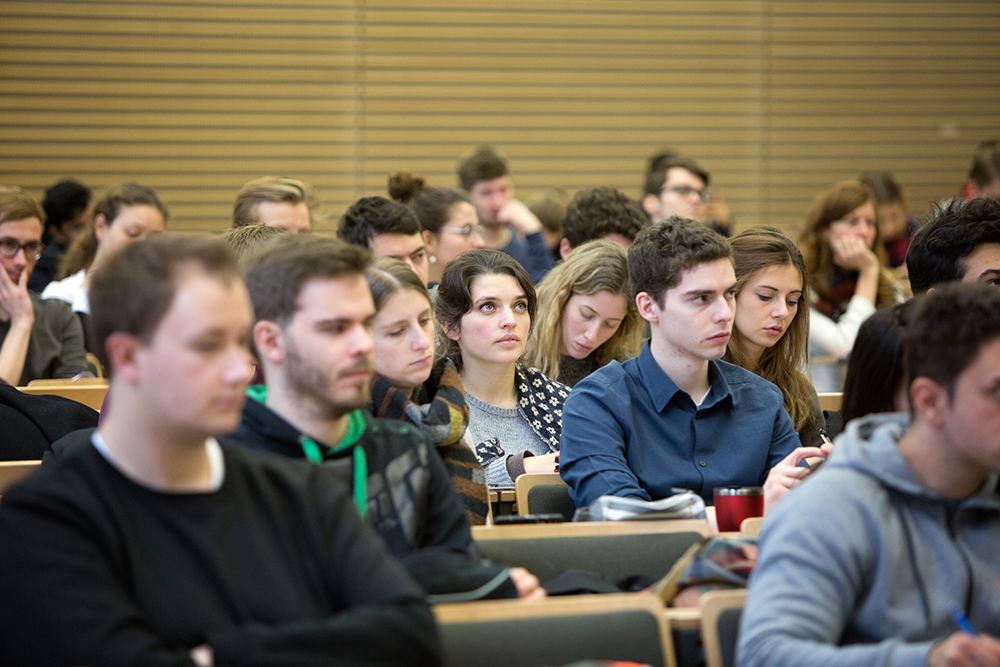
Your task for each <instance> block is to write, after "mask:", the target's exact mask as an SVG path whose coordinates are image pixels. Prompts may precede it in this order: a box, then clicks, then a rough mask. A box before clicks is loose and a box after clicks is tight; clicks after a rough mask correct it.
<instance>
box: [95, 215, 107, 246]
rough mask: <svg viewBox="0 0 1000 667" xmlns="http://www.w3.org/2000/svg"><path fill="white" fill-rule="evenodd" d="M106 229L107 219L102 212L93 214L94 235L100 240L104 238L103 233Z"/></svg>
mask: <svg viewBox="0 0 1000 667" xmlns="http://www.w3.org/2000/svg"><path fill="white" fill-rule="evenodd" d="M107 231H108V219H107V218H105V217H104V214H103V213H98V214H97V215H96V216H94V236H96V237H97V240H98V241H100V240H102V239H103V238H104V233H105V232H107Z"/></svg>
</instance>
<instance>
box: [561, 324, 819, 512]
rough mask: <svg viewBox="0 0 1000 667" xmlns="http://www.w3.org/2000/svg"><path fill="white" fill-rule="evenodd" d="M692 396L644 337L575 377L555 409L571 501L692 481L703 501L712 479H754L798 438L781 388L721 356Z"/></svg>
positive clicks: (650, 494) (653, 495) (655, 495)
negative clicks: (619, 357) (638, 345)
mask: <svg viewBox="0 0 1000 667" xmlns="http://www.w3.org/2000/svg"><path fill="white" fill-rule="evenodd" d="M708 378H709V381H710V382H711V388H710V389H709V391H708V394H707V395H706V396H705V398H704V399H703V400H702V403H701V405H700V406H698V407H695V404H694V401H692V400H691V397H690V396H689V395H688V394H687V393H686V392H684V391H681V390H680V389H678V387H677V385H676V384H674V382H673V381H672V380H671V379H670V378H669V377H668V376H667V374H666V373H664V372H663V370H662V369H661V368H660V366H659V365H658V364H657V363H656V360H655V359H654V358H653V353H652V352H651V351H650V349H649V343H648V342H647V343H646V345H645V347H643V349H642V352H641V353H640V354H639V356H638V357H636V358H635V359H630V360H628V361H626V362H625V363H618V362H616V361H613V362H611V363H610V364H608V365H607V366H605V367H604V368H602V369H600V370H598V371H596V372H595V373H593V374H591V375H590V376H588V377H586V378H584V379H583V380H581V381H580V383H579V384H577V385H576V387H574V388H573V391H572V392H571V393H570V395H569V398H568V399H567V400H566V405H565V407H564V408H563V428H562V440H561V445H560V454H559V466H560V471H561V473H562V477H563V479H564V480H565V481H566V483H567V484H569V486H570V492H571V495H572V496H573V501H574V502H575V503H576V505H577V507H584V506H586V505H588V504H590V503H591V502H592V501H593V500H595V499H597V498H599V497H601V496H604V495H613V496H625V497H630V498H641V499H642V500H659V499H660V498H664V497H666V496H669V495H672V493H673V492H672V489H674V488H684V489H691V490H692V491H694V492H695V493H697V494H699V495H701V497H702V498H704V499H705V501H706V502H708V503H709V504H711V502H712V491H713V489H714V488H715V487H717V486H760V485H762V484H763V483H764V479H765V478H766V477H767V473H768V471H769V470H770V469H771V467H772V466H774V465H775V464H776V463H778V462H779V461H781V460H782V459H783V458H784V457H785V456H787V455H788V454H789V453H790V452H791V451H792V450H793V449H795V448H796V447H798V446H799V436H798V434H796V432H795V429H794V427H793V426H792V420H791V418H790V417H789V416H788V412H787V411H786V410H785V407H784V402H783V398H782V395H781V391H780V390H779V389H778V388H777V387H776V386H774V385H773V384H771V383H770V382H768V381H767V380H764V379H763V378H761V377H759V376H757V375H754V374H753V373H751V372H749V371H747V370H744V369H743V368H740V367H739V366H734V365H732V364H728V363H726V362H723V361H710V362H709V368H708Z"/></svg>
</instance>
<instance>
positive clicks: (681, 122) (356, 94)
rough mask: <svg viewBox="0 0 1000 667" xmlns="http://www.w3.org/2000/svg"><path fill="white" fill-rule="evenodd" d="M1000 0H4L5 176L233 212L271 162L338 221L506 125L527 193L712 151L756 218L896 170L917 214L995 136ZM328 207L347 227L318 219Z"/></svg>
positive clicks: (442, 180)
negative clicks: (395, 179) (237, 197)
mask: <svg viewBox="0 0 1000 667" xmlns="http://www.w3.org/2000/svg"><path fill="white" fill-rule="evenodd" d="M998 30H1000V4H998V3H996V2H994V1H993V0H979V1H976V2H948V3H943V2H940V3H928V2H916V1H912V2H911V1H909V0H899V1H893V2H880V3H870V2H808V1H791V0H789V1H785V2H782V1H769V2H764V1H752V0H748V1H746V2H740V1H734V2H728V1H723V0H714V1H709V0H701V1H699V2H686V1H669V0H505V1H504V2H495V3H492V4H489V5H487V4H486V3H473V2H468V1H466V0H354V1H348V0H342V1H340V2H336V1H320V0H239V1H236V0H231V1H223V0H214V1H213V0H206V1H204V2H200V1H193V0H135V1H129V0H105V1H104V2H90V1H85V0H79V1H71V0H60V1H55V0H52V1H49V0H33V1H31V2H4V3H2V4H0V84H2V86H3V91H4V92H3V95H2V96H0V182H2V183H13V184H20V185H24V186H25V187H28V188H29V189H31V190H32V192H34V193H35V194H37V195H39V196H40V195H41V193H42V191H43V189H44V187H45V186H47V185H49V184H51V183H53V182H55V181H56V180H58V179H59V178H62V177H64V176H67V175H73V176H77V177H79V178H80V179H81V180H83V181H84V182H86V183H88V184H90V185H93V186H96V187H101V186H106V185H109V184H112V183H114V182H117V181H120V180H123V179H126V178H133V179H137V180H140V181H142V182H145V183H147V184H149V185H151V186H153V187H155V188H157V190H158V191H160V192H161V194H162V195H163V197H164V199H165V200H166V201H167V202H168V204H169V205H170V206H171V209H172V211H173V225H172V226H173V228H175V229H192V230H217V229H221V228H223V227H225V226H226V225H227V224H228V219H229V216H230V211H231V202H232V198H233V195H234V194H235V192H236V190H237V189H238V188H239V186H240V185H241V184H242V183H243V182H245V181H246V180H249V179H250V178H253V177H255V176H258V175H262V174H267V173H272V174H286V175H290V176H296V177H299V178H303V179H305V180H308V181H310V182H312V183H313V184H314V185H315V186H316V188H317V189H318V191H319V193H320V195H321V197H322V198H323V200H324V201H325V206H324V209H323V213H325V215H327V216H329V217H332V218H334V219H335V218H336V217H337V216H339V214H340V213H341V212H342V211H343V209H344V207H345V206H346V205H348V204H349V203H350V202H351V201H353V200H354V199H356V198H357V197H359V196H362V195H367V194H382V193H384V188H385V178H386V176H387V174H388V173H389V172H391V171H394V170H398V169H410V170H412V171H415V172H418V173H421V174H423V175H424V176H426V177H427V178H428V180H429V181H430V182H431V183H433V184H436V185H447V186H454V185H455V176H454V169H455V164H456V162H457V159H458V157H459V156H460V155H461V154H463V153H465V152H468V151H470V150H472V149H473V148H474V147H475V146H476V145H477V144H479V143H483V142H491V143H494V144H496V145H497V146H498V147H499V148H501V149H502V150H503V151H504V152H505V153H506V154H507V155H508V156H509V158H510V160H511V166H512V169H513V173H514V177H515V181H516V183H517V186H518V192H519V194H520V195H522V196H527V195H529V194H531V193H532V192H534V191H537V190H539V189H541V188H544V187H550V186H559V187H563V188H566V189H567V190H570V191H573V190H575V189H577V188H580V187H587V186H595V185H613V186H616V187H619V188H621V189H623V190H625V191H626V192H628V193H629V194H631V195H633V196H638V194H639V186H640V184H641V181H642V171H643V166H644V163H645V160H646V158H647V157H648V155H649V154H650V153H652V152H653V151H655V150H656V149H658V148H661V147H664V146H669V147H672V148H674V149H675V150H678V151H680V152H683V153H685V154H688V155H691V156H694V157H696V158H698V159H699V160H700V161H701V162H702V163H703V165H704V166H705V167H706V168H707V169H709V170H710V171H711V172H712V174H713V182H714V185H716V186H717V187H718V188H719V190H720V191H721V192H722V193H723V194H724V196H725V197H726V199H727V201H728V202H729V203H730V206H731V207H732V209H733V210H734V212H735V214H736V216H737V220H738V222H739V223H740V226H746V225H750V224H758V223H763V222H767V223H770V224H777V225H779V226H782V227H784V228H786V229H789V230H794V229H795V228H796V227H797V225H798V222H799V220H800V219H801V217H802V215H803V213H804V212H805V210H806V208H807V207H808V205H809V201H810V199H811V198H812V196H813V195H814V194H815V193H816V192H817V191H818V190H819V189H821V188H823V187H825V186H826V185H828V184H829V183H832V182H833V181H835V180H838V179H842V178H849V177H852V176H855V175H856V174H857V173H858V172H859V171H861V170H862V169H869V168H870V169H889V170H892V171H894V172H895V173H896V174H897V176H898V178H899V180H900V181H901V182H902V183H903V185H904V186H905V187H906V188H907V190H908V192H909V194H910V198H911V201H912V208H913V209H915V210H916V211H918V212H919V211H922V210H926V209H927V207H928V202H929V201H930V200H933V199H938V198H940V197H944V196H948V195H951V194H954V193H955V192H956V191H957V189H958V187H959V185H960V184H961V182H962V180H963V179H964V177H965V173H966V171H967V169H968V163H969V158H970V156H971V153H972V150H973V148H974V146H975V144H976V143H977V142H978V141H980V140H982V139H984V138H987V137H989V136H995V135H998V134H1000V112H998V104H997V103H998V101H1000V100H998V96H1000V72H998V68H997V67H996V63H997V62H1000V39H997V37H996V35H997V34H998ZM327 224H328V225H329V224H330V223H327Z"/></svg>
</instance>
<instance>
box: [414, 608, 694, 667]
mask: <svg viewBox="0 0 1000 667" xmlns="http://www.w3.org/2000/svg"><path fill="white" fill-rule="evenodd" d="M434 615H435V617H436V618H437V622H438V630H439V632H440V634H441V640H442V644H443V646H444V663H443V664H444V667H467V666H468V665H476V667H512V666H513V665H517V666H518V667H521V666H524V667H542V666H543V665H564V664H568V663H572V662H578V661H581V660H622V661H629V662H637V663H641V664H647V665H654V666H656V667H674V665H675V663H676V661H675V657H674V648H673V641H672V638H671V635H670V632H669V628H668V627H667V621H666V618H665V614H664V609H663V605H662V604H661V603H660V602H659V600H657V599H656V598H655V597H654V596H652V595H644V594H640V593H623V594H612V595H581V596H573V597H562V598H549V599H546V600H541V601H539V602H528V603H526V602H521V601H519V600H488V601H483V602H463V603H458V604H445V605H436V606H435V607H434Z"/></svg>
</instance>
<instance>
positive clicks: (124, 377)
mask: <svg viewBox="0 0 1000 667" xmlns="http://www.w3.org/2000/svg"><path fill="white" fill-rule="evenodd" d="M140 347H142V344H141V343H140V342H139V339H137V338H136V337H135V336H133V335H132V334H130V333H125V332H124V331H116V332H114V333H113V334H111V335H110V336H108V337H107V338H106V339H105V340H104V351H105V353H107V355H108V364H110V366H111V371H112V373H113V376H114V377H115V378H116V379H119V380H121V381H122V382H125V383H126V384H131V385H136V384H138V383H139V367H138V364H137V363H136V353H137V352H138V351H139V348H140Z"/></svg>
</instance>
